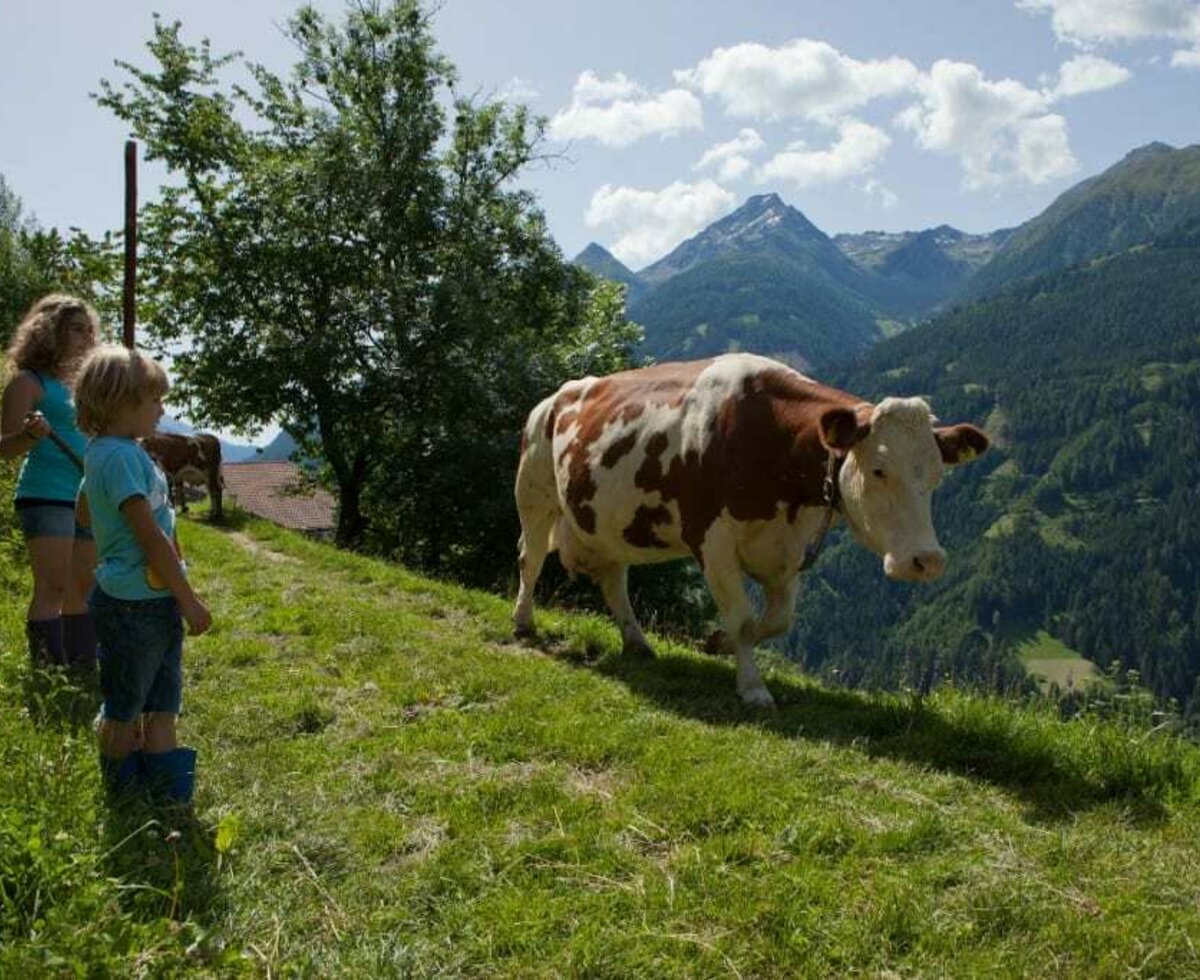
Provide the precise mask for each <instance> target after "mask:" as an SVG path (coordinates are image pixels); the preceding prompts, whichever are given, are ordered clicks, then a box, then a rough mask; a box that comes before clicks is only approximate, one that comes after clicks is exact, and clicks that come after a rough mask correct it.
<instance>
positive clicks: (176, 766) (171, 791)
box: [142, 747, 196, 806]
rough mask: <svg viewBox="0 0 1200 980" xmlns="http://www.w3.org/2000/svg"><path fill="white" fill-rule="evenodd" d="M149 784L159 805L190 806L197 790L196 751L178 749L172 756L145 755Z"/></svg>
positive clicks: (163, 753)
mask: <svg viewBox="0 0 1200 980" xmlns="http://www.w3.org/2000/svg"><path fill="white" fill-rule="evenodd" d="M142 759H143V761H144V763H145V767H146V782H147V783H148V784H149V786H150V794H151V796H152V797H153V798H154V801H155V802H156V803H165V804H169V805H174V806H187V805H188V804H189V803H191V802H192V791H193V790H194V789H195V786H196V750H195V749H186V748H182V747H180V748H177V749H171V751H169V752H143V753H142Z"/></svg>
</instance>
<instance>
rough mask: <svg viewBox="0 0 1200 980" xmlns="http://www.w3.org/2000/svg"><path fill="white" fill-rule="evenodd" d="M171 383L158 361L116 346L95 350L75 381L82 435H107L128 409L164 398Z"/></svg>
mask: <svg viewBox="0 0 1200 980" xmlns="http://www.w3.org/2000/svg"><path fill="white" fill-rule="evenodd" d="M169 387H170V383H169V382H168V381H167V372H166V371H164V370H163V367H162V365H161V364H159V363H158V361H155V360H152V359H151V358H149V357H147V356H146V355H145V354H143V353H141V351H137V350H129V349H127V348H125V347H118V346H116V345H113V344H104V345H102V346H100V347H96V348H94V349H93V350H92V351H91V353H89V354H88V356H87V359H86V360H85V361H84V362H83V367H82V368H80V370H79V376H78V377H77V378H76V379H75V420H76V424H77V425H78V426H79V430H80V431H81V432H84V433H86V434H87V435H89V436H99V435H103V434H104V433H105V432H107V431H108V430H109V429H110V428H112V425H113V423H114V422H115V421H116V418H117V416H118V415H119V414H120V413H121V412H122V411H124V410H125V409H127V408H133V407H135V406H137V405H138V404H139V403H140V402H142V401H143V400H144V399H147V398H160V397H162V396H163V395H165V394H166V393H167V389H168V388H169Z"/></svg>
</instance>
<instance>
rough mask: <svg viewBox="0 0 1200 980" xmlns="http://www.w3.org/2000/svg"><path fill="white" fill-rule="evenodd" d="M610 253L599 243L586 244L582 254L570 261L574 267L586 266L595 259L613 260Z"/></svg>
mask: <svg viewBox="0 0 1200 980" xmlns="http://www.w3.org/2000/svg"><path fill="white" fill-rule="evenodd" d="M613 258H614V256H613V254H612V252H610V251H609V250H608V249H606V248H605V247H604V246H603V245H601V244H600V243H599V242H588V244H587V247H586V248H584V250H583V251H582V252H580V253H579V254H578V255H576V256H575V258H573V259H572V260H571V262H572V263H574V264H575V265H586V264H587V263H588V262H594V261H596V260H597V259H599V260H601V261H609V260H611V259H613Z"/></svg>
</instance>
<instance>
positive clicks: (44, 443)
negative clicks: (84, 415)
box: [16, 372, 87, 502]
mask: <svg viewBox="0 0 1200 980" xmlns="http://www.w3.org/2000/svg"><path fill="white" fill-rule="evenodd" d="M34 374H35V376H36V377H37V379H38V381H39V382H41V385H42V397H41V398H40V399H38V401H37V403H36V404H35V405H34V408H36V409H37V410H38V411H39V412H41V413H42V414H43V415H44V416H46V421H47V422H49V423H50V428H52V429H53V430H54V432H55V434H56V435H58V436H60V437H61V438H62V440H63V441H64V442H65V443H66V444H67V445H68V446H70V447H71V448H72V449H74V450H75V452H76V453H78V454H79V456H80V457H82V456H83V452H84V450H85V449H86V448H87V436H85V435H84V434H83V433H82V432H80V431H79V429H78V428H77V427H76V425H75V401H74V399H72V397H71V390H70V389H69V388H68V387H67V386H66V385H65V384H63V383H62V382H61V381H59V380H58V378H53V377H51V376H50V375H48V374H37V372H34ZM82 480H83V474H82V473H80V472H79V468H78V467H77V466H76V465H75V464H74V463H72V462H71V460H70V459H69V458H68V457H67V454H66V453H64V452H63V451H62V450H61V449H59V448H58V446H56V445H55V444H54V443H53V441H52V440H50V439H48V438H47V439H40V440H38V443H37V445H35V446H34V447H33V448H32V449H31V450H29V452H28V453H26V454H25V460H24V462H23V463H22V464H21V472H20V474H19V475H18V476H17V494H16V499H17V500H21V499H22V498H29V497H31V498H34V499H38V500H64V501H67V500H69V501H72V502H74V500H75V495H76V494H77V493H78V492H79V484H80V482H81V481H82Z"/></svg>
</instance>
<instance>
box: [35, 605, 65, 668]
mask: <svg viewBox="0 0 1200 980" xmlns="http://www.w3.org/2000/svg"><path fill="white" fill-rule="evenodd" d="M25 635H26V637H28V638H29V659H30V660H31V661H33V666H34V667H37V668H40V669H42V670H45V669H46V668H47V667H61V666H63V664H65V663H66V657H65V655H64V653H63V621H62V617H61V616H55V617H54V618H53V619H31V620H29V621H28V622H27V623H26V624H25Z"/></svg>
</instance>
